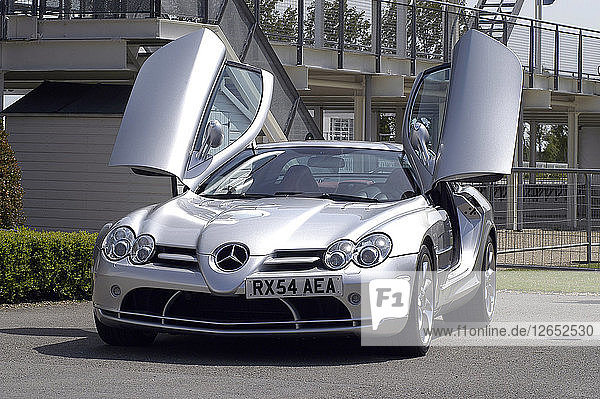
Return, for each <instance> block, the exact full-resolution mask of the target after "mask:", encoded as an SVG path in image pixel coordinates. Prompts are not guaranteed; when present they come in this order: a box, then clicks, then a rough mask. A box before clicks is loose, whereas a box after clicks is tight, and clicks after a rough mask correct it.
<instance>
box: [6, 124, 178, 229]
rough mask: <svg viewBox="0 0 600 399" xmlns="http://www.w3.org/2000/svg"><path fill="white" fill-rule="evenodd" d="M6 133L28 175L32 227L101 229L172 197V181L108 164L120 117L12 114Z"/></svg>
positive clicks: (26, 186)
mask: <svg viewBox="0 0 600 399" xmlns="http://www.w3.org/2000/svg"><path fill="white" fill-rule="evenodd" d="M5 120H6V130H7V132H8V133H9V138H8V139H9V142H10V144H11V146H12V148H13V150H14V151H15V154H16V157H17V161H18V162H19V165H20V167H21V171H22V174H23V188H24V190H25V195H24V200H23V205H24V210H25V214H26V216H27V222H26V225H27V226H30V227H33V228H36V229H44V230H66V231H70V230H90V231H96V230H99V229H100V228H101V227H102V226H103V225H104V223H106V222H108V221H115V220H117V219H119V218H121V217H122V216H125V215H126V214H127V213H128V212H130V211H132V210H134V209H137V208H140V207H142V206H145V205H148V204H152V203H157V202H161V201H164V200H167V199H168V198H170V196H171V195H170V193H171V188H170V187H171V186H170V181H169V179H168V178H166V177H147V176H139V175H135V174H133V173H132V172H131V171H130V170H128V169H126V168H122V167H112V168H109V167H108V166H107V163H108V160H109V158H110V154H111V151H112V146H113V143H114V141H115V138H116V134H117V131H118V129H119V124H120V122H121V118H120V117H118V116H98V117H80V116H53V115H52V116H48V115H39V116H31V115H28V116H7V117H6V119H5Z"/></svg>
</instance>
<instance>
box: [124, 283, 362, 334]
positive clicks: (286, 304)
mask: <svg viewBox="0 0 600 399" xmlns="http://www.w3.org/2000/svg"><path fill="white" fill-rule="evenodd" d="M292 309H293V311H292ZM294 313H295V314H296V316H294ZM118 318H119V319H123V320H131V321H143V322H149V323H158V324H161V325H163V326H173V327H183V328H190V329H201V330H203V331H211V330H231V331H232V330H265V329H268V330H294V329H296V330H297V329H311V328H327V327H333V328H335V327H352V326H356V325H358V324H357V323H356V322H354V321H353V320H352V319H351V315H350V312H349V311H348V309H347V308H346V307H345V306H344V304H343V303H342V302H340V301H339V300H338V299H337V298H334V297H298V298H285V299H284V300H282V299H278V298H260V299H246V297H245V296H243V295H234V296H217V295H212V294H207V293H198V292H189V291H174V290H166V289H158V288H137V289H135V290H132V291H131V292H129V293H128V294H127V295H126V296H125V298H124V299H123V302H122V305H121V310H120V312H119V314H118Z"/></svg>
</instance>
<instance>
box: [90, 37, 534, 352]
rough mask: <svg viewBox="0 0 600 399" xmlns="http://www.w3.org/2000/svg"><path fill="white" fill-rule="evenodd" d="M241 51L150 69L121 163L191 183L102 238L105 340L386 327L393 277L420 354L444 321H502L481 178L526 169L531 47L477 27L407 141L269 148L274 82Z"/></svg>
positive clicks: (192, 55) (425, 76)
mask: <svg viewBox="0 0 600 399" xmlns="http://www.w3.org/2000/svg"><path fill="white" fill-rule="evenodd" d="M226 54H227V52H226V47H225V46H224V44H223V43H222V42H221V41H220V40H219V38H218V37H217V36H216V35H215V34H214V33H212V32H211V31H209V30H200V31H198V32H196V33H192V34H190V35H187V36H184V37H183V38H181V39H178V40H176V41H174V42H172V43H170V44H168V45H166V46H164V47H163V48H161V49H160V50H158V51H157V52H156V53H155V54H154V55H152V56H151V57H150V58H149V59H148V60H147V61H146V62H145V64H144V65H143V67H142V69H141V71H140V73H139V75H138V78H137V80H136V82H135V85H134V88H133V92H132V94H131V97H130V99H129V102H128V104H127V109H126V112H125V115H124V118H123V121H122V124H121V127H120V130H119V133H118V136H117V140H116V142H115V145H114V149H113V153H112V157H111V160H110V164H111V165H117V166H127V167H129V168H132V169H133V170H134V171H138V172H140V173H153V174H164V175H170V176H175V177H177V178H178V179H179V181H180V182H181V183H183V185H184V186H185V187H186V188H187V190H186V191H185V192H184V193H183V194H181V195H179V196H176V197H175V198H172V199H171V200H169V201H167V202H165V203H162V204H157V205H152V206H148V207H145V208H143V209H139V210H137V211H134V212H132V213H130V214H129V215H127V216H125V217H124V218H122V219H121V220H118V221H116V222H114V223H109V224H107V225H105V226H104V228H103V229H102V231H101V233H100V234H99V237H98V241H97V244H96V248H95V254H94V264H93V306H94V317H95V321H96V326H97V330H98V333H99V335H100V337H101V338H102V339H103V340H104V341H105V342H107V343H109V344H113V345H141V344H150V343H151V342H153V340H154V338H155V336H156V334H157V333H158V332H169V333H209V334H232V335H233V334H316V333H329V334H333V333H356V334H360V333H361V332H364V331H367V330H369V331H372V330H373V329H374V327H375V324H377V325H378V324H379V322H380V320H378V321H377V322H376V323H373V320H372V318H371V317H370V316H369V312H368V311H367V310H368V309H370V307H371V306H373V305H374V304H373V303H372V302H373V301H370V298H369V295H368V294H365V292H368V291H365V287H366V286H368V285H369V284H370V283H372V282H374V281H378V280H381V279H387V280H391V281H392V282H394V281H402V282H403V283H402V284H403V285H402V286H403V287H407V288H406V289H407V290H408V291H407V293H408V295H407V296H405V298H404V299H403V301H402V304H403V306H405V307H406V310H407V311H406V312H404V313H403V314H402V315H401V316H398V314H396V315H395V316H396V317H394V318H395V319H396V323H395V326H396V327H395V329H393V330H391V332H388V333H387V335H386V338H388V339H390V340H391V342H405V343H408V345H409V346H410V348H413V349H414V350H415V352H416V353H419V354H424V353H425V352H426V351H427V349H428V348H429V346H430V343H431V338H432V334H431V326H432V325H433V320H434V318H436V317H437V316H443V318H444V320H450V321H471V322H483V323H486V322H489V321H490V320H491V318H492V314H493V312H494V305H495V290H496V285H495V254H496V231H495V227H494V223H493V217H492V209H491V207H490V204H489V203H488V202H487V201H486V199H485V198H484V197H483V196H482V195H481V194H480V193H479V192H478V191H477V190H475V189H474V188H473V187H471V186H469V185H467V184H466V182H473V181H492V180H495V179H498V178H499V177H501V176H502V175H503V174H507V173H509V172H510V169H511V165H512V158H513V151H514V145H515V136H516V129H517V122H518V114H519V108H520V99H521V84H522V71H521V65H520V63H519V61H518V60H517V58H516V57H515V56H514V54H513V53H511V52H510V51H509V50H508V49H507V48H506V47H504V46H503V45H502V44H500V43H499V42H496V41H495V40H493V39H491V38H489V37H487V36H485V35H483V34H481V33H479V32H477V31H470V32H467V33H466V34H465V35H464V36H463V37H462V38H461V40H460V41H459V42H458V44H457V45H456V47H455V49H454V53H453V54H454V55H453V62H452V65H442V66H439V67H436V68H433V69H431V70H428V71H425V72H424V73H422V74H420V75H419V77H418V78H417V80H416V82H415V84H414V87H413V90H412V93H411V95H410V98H409V102H408V108H407V110H406V112H405V117H404V124H403V127H402V135H401V136H402V143H403V144H395V143H367V142H326V141H305V142H279V143H270V144H263V145H256V144H255V138H256V136H257V135H258V134H259V133H260V132H261V131H262V130H263V129H265V126H266V125H267V124H268V123H270V122H269V120H271V121H272V116H271V115H270V113H269V108H270V100H271V93H272V89H273V77H272V75H270V74H269V73H268V72H266V71H263V70H260V69H257V68H254V67H252V66H248V65H242V64H239V63H235V62H232V61H231V60H228V59H227V55H226ZM380 299H385V297H382V298H380ZM377 302H380V301H379V299H378V300H377ZM398 303H400V302H398ZM384 319H385V317H384ZM384 321H385V320H384ZM401 338H406V340H404V341H403V340H402V339H401ZM395 340H396V341H395Z"/></svg>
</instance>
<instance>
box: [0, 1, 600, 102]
mask: <svg viewBox="0 0 600 399" xmlns="http://www.w3.org/2000/svg"><path fill="white" fill-rule="evenodd" d="M227 1H245V2H246V4H247V5H248V6H249V8H250V9H251V10H252V11H253V13H254V15H255V17H256V18H257V19H258V20H259V26H260V27H261V29H262V30H263V31H264V32H265V33H266V34H267V36H268V37H269V39H270V40H272V41H277V42H284V43H289V44H292V45H295V46H297V48H298V49H297V50H298V51H297V63H298V64H302V61H303V60H302V57H303V52H302V48H303V47H305V46H310V47H316V48H328V49H333V50H336V51H337V53H338V67H339V68H344V54H345V52H348V51H357V52H361V53H366V54H370V55H372V56H373V57H374V61H375V67H376V70H377V71H378V72H380V70H381V57H382V56H398V57H402V58H409V59H410V60H411V70H412V73H413V74H414V73H415V72H416V61H417V60H418V59H430V60H437V61H440V62H445V61H448V60H450V57H451V51H452V46H453V44H454V43H455V42H456V40H458V38H459V37H460V35H462V34H463V33H464V32H465V31H466V30H467V29H469V28H476V29H479V30H481V31H483V32H486V33H487V34H489V35H491V36H493V37H495V38H496V39H498V40H500V41H502V42H504V43H505V44H507V45H508V46H509V47H510V48H511V49H512V50H513V51H514V52H515V53H516V54H517V56H518V57H519V59H520V60H521V63H522V64H523V65H524V66H525V67H524V69H525V71H526V72H527V73H529V87H533V86H534V82H533V80H534V73H538V74H542V75H545V76H547V77H550V78H552V77H553V78H554V89H558V88H559V83H560V77H561V76H568V77H572V78H576V79H577V82H578V84H577V89H578V90H579V91H582V81H583V79H584V78H585V79H600V70H599V69H600V31H595V30H591V29H585V28H579V27H575V26H569V25H564V24H555V23H551V22H544V21H538V20H535V19H531V18H525V17H519V16H514V15H510V14H503V13H494V12H489V11H483V10H481V9H478V8H471V7H465V6H461V5H458V4H454V3H452V2H440V1H435V0H372V1H362V0H361V1H359V0H214V1H213V0H211V1H209V0H1V1H0V10H1V13H2V23H3V25H4V29H3V30H2V34H3V36H2V38H3V39H4V38H6V29H5V28H6V26H5V25H6V24H5V16H6V15H15V14H22V15H37V16H38V18H64V19H68V18H147V17H163V18H175V19H184V20H196V21H200V22H209V23H211V22H212V23H214V22H215V21H218V20H219V13H220V10H222V9H223V5H224V4H226V3H227ZM538 37H540V38H541V48H539V49H538V50H536V45H535V43H536V42H537V40H536V38H538Z"/></svg>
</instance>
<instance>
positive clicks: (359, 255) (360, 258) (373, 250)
mask: <svg viewBox="0 0 600 399" xmlns="http://www.w3.org/2000/svg"><path fill="white" fill-rule="evenodd" d="M390 252H392V240H391V239H390V237H388V236H387V235H385V234H382V233H375V234H371V235H368V236H366V237H365V238H363V239H362V240H360V241H359V242H358V244H356V249H355V251H354V261H355V262H356V264H357V265H358V266H360V267H373V266H376V265H378V264H380V263H381V262H383V261H384V260H385V259H386V258H387V257H388V256H389V254H390Z"/></svg>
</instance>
